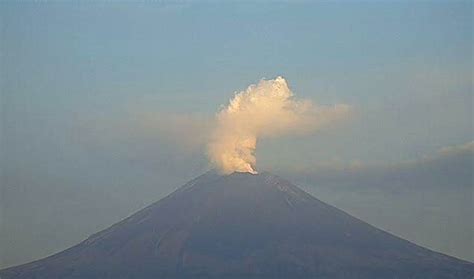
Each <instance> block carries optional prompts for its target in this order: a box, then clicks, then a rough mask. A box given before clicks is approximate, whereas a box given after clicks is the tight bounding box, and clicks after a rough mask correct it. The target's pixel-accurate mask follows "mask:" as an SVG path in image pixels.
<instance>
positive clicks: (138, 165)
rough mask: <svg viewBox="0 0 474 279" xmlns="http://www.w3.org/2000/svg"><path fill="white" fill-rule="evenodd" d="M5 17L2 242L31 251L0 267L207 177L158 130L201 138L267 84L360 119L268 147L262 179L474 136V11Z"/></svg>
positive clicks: (154, 6)
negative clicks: (280, 81) (278, 81)
mask: <svg viewBox="0 0 474 279" xmlns="http://www.w3.org/2000/svg"><path fill="white" fill-rule="evenodd" d="M0 20H1V21H0V24H1V25H0V27H1V28H0V32H1V33H0V53H1V58H0V59H1V60H0V61H1V62H0V63H1V64H0V65H1V67H0V70H1V77H0V78H1V79H0V81H1V88H0V89H1V104H2V110H1V113H2V152H3V154H2V159H3V160H2V170H3V182H2V185H3V186H4V189H3V190H4V191H3V199H4V201H3V202H2V204H3V205H4V206H3V208H2V212H3V214H4V216H5V217H4V220H7V221H8V222H9V224H8V225H9V226H10V228H11V229H10V230H9V231H4V232H3V234H4V237H3V239H4V240H5V239H9V242H11V241H15V242H22V243H24V245H25V247H24V249H23V250H22V251H18V250H14V249H13V248H12V249H11V251H10V255H11V256H10V257H9V258H8V259H6V260H5V263H4V265H9V264H13V263H18V262H22V261H26V260H28V259H31V257H34V256H40V255H45V254H48V253H51V252H52V251H57V250H59V249H60V248H64V247H67V246H68V245H71V244H73V243H75V242H77V241H78V240H80V239H82V238H84V237H85V236H87V235H88V234H90V233H92V232H94V231H96V230H97V229H99V228H102V227H104V226H106V225H107V224H110V223H112V221H115V220H118V219H120V218H122V217H124V216H126V215H128V214H130V213H131V212H133V211H134V210H136V209H138V208H140V207H142V206H144V205H146V204H147V203H148V202H151V201H153V200H156V199H157V198H160V197H161V196H163V195H164V194H166V193H168V192H169V191H171V190H172V189H173V188H175V187H177V186H179V185H180V183H183V182H185V181H186V180H188V179H190V178H192V177H194V176H196V175H198V174H200V173H201V172H202V171H204V170H206V169H207V168H208V167H209V165H208V163H207V160H206V156H205V147H203V146H202V145H199V144H198V145H196V146H192V147H189V148H188V147H186V148H183V146H182V145H180V144H177V143H176V142H179V141H180V140H181V139H176V138H174V137H175V134H173V133H171V134H169V133H168V131H169V130H170V127H161V126H160V125H161V124H155V123H151V124H150V123H148V122H149V121H151V122H153V121H154V119H156V122H159V123H163V122H166V120H167V119H169V118H175V117H178V118H179V117H183V116H184V117H185V118H186V119H189V122H190V124H189V125H191V126H193V125H195V124H196V123H197V124H196V125H198V127H199V125H200V121H201V118H202V119H207V118H209V117H212V116H213V115H214V113H215V112H216V111H217V110H218V109H219V107H220V106H221V105H223V104H225V103H226V102H227V101H228V100H229V99H230V98H231V97H232V95H233V93H234V92H235V91H239V90H243V89H245V88H246V87H247V86H248V85H249V84H252V83H256V82H258V80H260V79H261V78H274V77H276V76H278V75H282V76H284V77H285V78H286V79H287V80H288V82H289V84H290V87H291V88H292V90H293V91H294V92H295V94H296V95H297V96H298V97H302V98H307V99H311V100H313V101H314V102H316V103H321V104H334V103H345V104H349V105H351V106H353V108H354V109H355V112H356V113H355V114H354V115H353V116H352V117H351V119H347V121H345V122H344V123H341V124H339V125H336V126H334V127H330V128H329V129H327V130H324V131H321V132H319V133H317V134H315V135H311V136H308V137H304V138H292V137H285V138H282V139H272V140H266V141H262V142H261V143H259V149H258V151H257V155H258V164H259V166H260V167H261V168H262V169H270V170H274V171H278V170H301V169H303V170H305V171H306V172H308V171H317V170H318V166H320V165H324V166H325V167H327V165H331V164H333V165H334V167H335V168H338V167H340V166H341V165H352V164H357V165H368V166H370V165H374V164H398V163H402V162H406V161H410V160H418V159H419V158H422V157H424V156H429V155H430V154H436V152H438V150H440V149H441V148H444V147H448V146H460V145H463V144H466V143H469V142H471V141H472V140H473V131H472V3H471V2H470V1H463V2H461V1H419V2H418V1H415V2H411V1H410V2H409V1H397V2H392V1H380V2H304V1H302V2H298V3H294V4H293V3H289V2H260V3H252V2H246V3H232V4H230V3H226V4H217V3H212V2H207V3H197V2H192V1H189V2H187V1H182V2H174V3H171V2H164V1H161V2H157V3H149V2H144V3H110V2H97V3H93V2H81V3H65V2H64V3H60V2H57V3H53V2H51V3H46V2H37V3H27V2H10V1H4V2H1V3H0ZM144 115H145V117H144ZM150 119H151V120H150ZM163 119H164V120H163ZM143 122H145V125H143ZM147 123H148V124H147ZM171 123H174V122H171ZM143 127H145V128H147V127H148V128H150V127H152V128H156V130H153V129H152V130H151V131H150V130H146V129H144V128H143ZM171 128H173V127H171ZM171 130H173V129H171ZM195 133H196V131H194V134H179V135H180V137H184V138H186V137H191V138H194V137H196V134H195ZM197 133H199V130H198V132H197ZM471 165H472V162H471ZM157 181H159V183H157ZM157 184H159V185H157ZM130 185H134V186H133V188H131V186H130ZM338 195H343V193H338ZM451 202H452V203H455V202H456V200H452V201H451ZM348 208H350V206H348ZM91 210H95V211H98V212H102V213H100V214H95V215H94V216H92V217H91ZM51 216H55V217H54V218H50V217H51ZM70 216H75V217H74V218H76V220H75V223H76V224H77V225H74V226H73V227H71V225H70V224H68V222H67V220H68V218H70ZM362 217H364V216H361V218H362ZM50 219H54V220H50ZM12 220H15V221H12ZM18 220H21V221H18ZM373 220H375V221H374V222H377V220H376V218H374V219H373ZM7 221H6V222H7ZM42 222H43V223H42ZM48 227H49V228H48ZM51 228H56V234H55V232H54V231H55V230H53V229H51ZM406 229H407V230H408V226H407V228H406ZM460 229H461V228H460ZM32 230H36V231H37V233H36V234H34V235H32V234H28V233H27V232H28V231H30V232H31V231H32ZM59 232H62V234H63V235H68V237H61V236H58V234H59ZM400 233H401V234H403V228H402V229H401V232H400ZM6 234H8V237H7V236H5V235H6ZM11 235H15V237H16V238H15V239H10V236H11ZM445 237H448V236H447V235H445ZM47 239H54V241H52V240H50V241H49V242H48V241H47ZM440 239H442V236H440ZM10 240H11V241H10ZM430 243H432V242H430ZM456 245H458V246H462V243H461V244H459V243H458V244H456ZM456 245H454V246H456ZM454 246H453V247H454ZM458 246H456V247H458ZM450 249H451V248H450ZM453 249H454V248H453ZM450 251H451V253H454V254H455V253H456V251H455V249H454V250H450ZM452 251H454V252H452ZM460 254H461V253H460ZM462 255H463V256H464V257H469V255H467V256H466V254H462ZM471 257H472V256H471Z"/></svg>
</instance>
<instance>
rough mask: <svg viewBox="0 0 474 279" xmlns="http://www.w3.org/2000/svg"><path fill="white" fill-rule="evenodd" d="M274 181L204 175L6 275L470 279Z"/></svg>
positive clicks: (462, 270)
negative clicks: (115, 221) (105, 226)
mask: <svg viewBox="0 0 474 279" xmlns="http://www.w3.org/2000/svg"><path fill="white" fill-rule="evenodd" d="M472 276H474V264H472V263H469V262H465V261H462V260H459V259H456V258H453V257H450V256H446V255H443V254H440V253H437V252H434V251H430V250H428V249H425V248H422V247H420V246H417V245H415V244H413V243H411V242H408V241H406V240H404V239H401V238H398V237H396V236H394V235H391V234H389V233H387V232H385V231H383V230H380V229H377V228H375V227H373V226H371V225H369V224H367V223H365V222H363V221H361V220H359V219H357V218H354V217H352V216H350V215H349V214H347V213H345V212H343V211H341V210H339V209H337V208H335V207H333V206H330V205H328V204H326V203H324V202H322V201H320V200H318V199H316V198H315V197H313V196H311V195H309V194H308V193H306V192H304V191H303V190H301V189H300V188H298V187H296V186H294V185H292V184H291V183H289V182H288V181H286V180H284V179H281V178H279V177H278V176H275V175H272V174H269V173H262V174H256V175H253V174H249V173H233V174H230V175H226V176H221V175H218V174H217V173H215V172H214V171H210V172H208V173H206V174H204V175H202V176H200V177H198V178H196V179H194V180H192V181H190V182H188V183H187V184H185V185H184V186H182V187H181V188H179V189H178V190H176V191H175V192H173V193H172V194H170V195H169V196H167V197H165V198H163V199H162V200H160V201H158V202H156V203H154V204H152V205H150V206H148V207H146V208H144V209H143V210H141V211H139V212H137V213H135V214H133V215H132V216H130V217H128V218H126V219H125V220H123V221H121V222H119V223H117V224H115V225H113V226H111V227H109V228H108V229H105V230H103V231H101V232H99V233H96V234H94V235H92V236H90V237H89V238H88V239H86V240H85V241H83V242H81V243H79V244H78V245H76V246H73V247H71V248H69V249H67V250H65V251H63V252H60V253H58V254H55V255H53V256H50V257H47V258H45V259H41V260H38V261H35V262H32V263H28V264H24V265H20V266H16V267H12V268H8V269H4V270H2V271H0V277H1V278H2V279H9V278H51V279H53V278H457V279H460V278H472Z"/></svg>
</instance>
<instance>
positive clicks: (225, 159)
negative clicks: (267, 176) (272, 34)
mask: <svg viewBox="0 0 474 279" xmlns="http://www.w3.org/2000/svg"><path fill="white" fill-rule="evenodd" d="M349 111H350V107H349V106H347V105H334V106H319V105H315V104H313V103H312V102H311V101H309V100H295V98H294V97H293V93H292V92H291V90H290V89H289V88H288V84H287V82H286V80H285V79H284V78H282V77H277V78H275V79H272V80H261V81H260V82H259V83H258V84H256V85H250V86H249V87H248V88H247V89H246V90H245V91H242V92H240V93H237V94H236V95H235V96H234V98H233V99H232V100H230V103H229V104H228V105H227V107H225V108H223V109H222V110H221V111H219V113H218V114H217V116H216V127H215V128H214V130H213V131H212V134H211V140H210V142H209V144H208V155H209V158H210V160H211V162H212V163H213V164H214V165H215V166H216V167H217V169H218V170H220V172H221V173H223V174H229V173H232V172H249V173H254V174H255V173H257V171H256V168H255V166H256V158H255V155H254V152H255V149H256V146H257V141H258V139H260V138H265V137H275V136H281V135H285V134H305V133H309V132H312V131H315V130H316V129H318V128H319V127H321V126H322V125H324V124H326V123H328V122H330V121H332V120H335V119H337V118H341V117H343V116H345V115H347V113H348V112H349Z"/></svg>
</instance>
